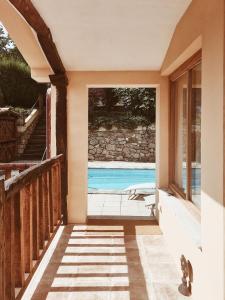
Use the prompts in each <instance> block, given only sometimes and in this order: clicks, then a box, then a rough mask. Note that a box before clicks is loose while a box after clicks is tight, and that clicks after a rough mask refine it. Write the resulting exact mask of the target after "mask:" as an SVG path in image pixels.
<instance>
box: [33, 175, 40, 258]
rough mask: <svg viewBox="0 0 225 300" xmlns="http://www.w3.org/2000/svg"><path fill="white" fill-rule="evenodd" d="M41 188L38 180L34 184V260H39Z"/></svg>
mask: <svg viewBox="0 0 225 300" xmlns="http://www.w3.org/2000/svg"><path fill="white" fill-rule="evenodd" d="M38 191H39V187H38V180H37V179H36V180H35V181H33V182H32V215H33V224H32V240H33V241H32V243H33V256H32V257H33V259H34V260H37V259H38V258H39V194H38Z"/></svg>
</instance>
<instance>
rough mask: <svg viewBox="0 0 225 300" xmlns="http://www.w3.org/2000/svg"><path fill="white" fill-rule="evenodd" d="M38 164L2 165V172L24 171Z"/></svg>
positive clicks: (0, 164)
mask: <svg viewBox="0 0 225 300" xmlns="http://www.w3.org/2000/svg"><path fill="white" fill-rule="evenodd" d="M35 165H36V163H0V170H10V171H11V170H20V171H23V170H25V169H28V168H30V167H32V166H35Z"/></svg>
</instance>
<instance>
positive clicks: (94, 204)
mask: <svg viewBox="0 0 225 300" xmlns="http://www.w3.org/2000/svg"><path fill="white" fill-rule="evenodd" d="M151 197H153V198H154V197H155V195H152V196H151ZM146 204H147V202H146V201H145V197H144V196H142V195H139V196H137V197H135V198H134V199H130V200H129V196H128V195H118V194H89V195H88V216H120V217H121V216H124V217H128V216H131V217H149V216H150V215H151V211H150V210H149V209H148V208H147V207H146Z"/></svg>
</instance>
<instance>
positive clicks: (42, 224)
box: [38, 176, 46, 249]
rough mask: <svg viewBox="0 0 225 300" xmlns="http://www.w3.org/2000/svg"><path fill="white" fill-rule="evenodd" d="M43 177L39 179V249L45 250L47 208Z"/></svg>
mask: <svg viewBox="0 0 225 300" xmlns="http://www.w3.org/2000/svg"><path fill="white" fill-rule="evenodd" d="M43 191H44V188H43V182H42V176H39V177H38V194H39V249H44V243H45V222H46V220H45V206H44V195H43Z"/></svg>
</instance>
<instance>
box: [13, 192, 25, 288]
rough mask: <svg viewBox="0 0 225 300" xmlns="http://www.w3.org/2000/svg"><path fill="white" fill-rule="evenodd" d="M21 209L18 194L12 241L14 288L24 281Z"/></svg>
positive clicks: (21, 203)
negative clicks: (13, 244) (13, 246)
mask: <svg viewBox="0 0 225 300" xmlns="http://www.w3.org/2000/svg"><path fill="white" fill-rule="evenodd" d="M23 209H24V208H23V199H22V198H21V197H20V193H17V194H15V196H14V224H15V230H14V233H15V237H14V241H15V249H16V251H14V269H15V286H16V287H22V286H23V285H24V279H25V278H24V276H25V267H24V226H23V221H24V220H23Z"/></svg>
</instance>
